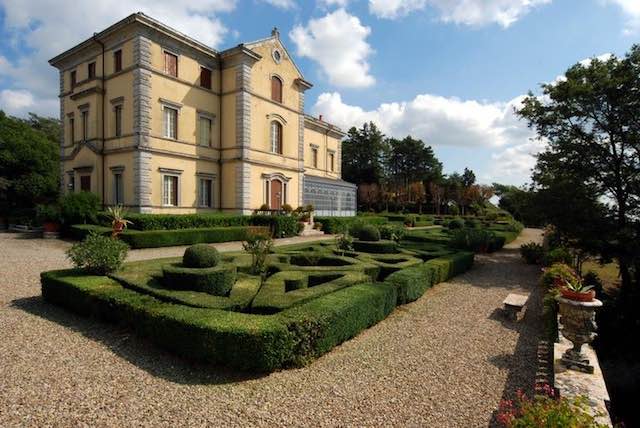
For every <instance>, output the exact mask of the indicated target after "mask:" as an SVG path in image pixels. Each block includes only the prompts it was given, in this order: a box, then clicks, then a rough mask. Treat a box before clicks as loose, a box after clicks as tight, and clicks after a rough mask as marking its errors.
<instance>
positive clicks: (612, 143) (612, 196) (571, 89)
mask: <svg viewBox="0 0 640 428" xmlns="http://www.w3.org/2000/svg"><path fill="white" fill-rule="evenodd" d="M565 76H566V78H565V79H560V80H558V81H556V82H553V83H549V84H544V85H542V92H543V94H542V96H534V95H533V94H532V93H530V94H529V96H528V97H527V98H526V99H525V100H524V108H523V109H522V110H520V111H519V114H520V116H522V117H523V118H525V119H526V120H527V121H528V123H529V126H530V127H532V128H533V129H535V130H536V131H537V133H538V136H539V137H540V138H541V139H543V140H544V141H546V142H547V143H548V149H547V150H546V151H544V152H543V153H541V154H540V155H539V156H538V161H537V164H536V168H535V170H534V174H533V179H534V183H535V186H536V189H537V191H538V192H539V193H540V195H541V196H544V197H545V198H546V200H547V201H554V200H555V201H556V202H558V203H560V204H562V207H559V206H558V203H556V204H555V205H549V206H540V209H541V210H543V211H545V212H546V213H547V215H548V216H549V217H550V220H552V222H553V223H554V224H558V225H560V227H563V228H564V230H563V232H565V233H567V234H572V235H574V236H573V237H574V238H576V239H579V240H580V239H585V238H586V234H587V233H588V231H587V230H582V231H580V230H575V227H572V225H573V224H575V223H576V222H577V218H576V217H577V216H580V215H582V213H580V212H579V211H581V210H589V211H592V212H595V213H598V214H602V215H603V216H604V218H603V220H604V221H607V222H609V223H610V226H611V227H610V228H608V230H610V231H611V233H609V234H606V233H601V234H600V247H601V248H602V249H604V248H609V249H612V250H613V252H614V253H615V255H616V257H617V258H618V260H619V264H620V270H621V276H622V282H623V285H625V286H626V285H628V284H629V283H630V270H629V268H630V264H631V263H632V259H633V258H634V254H635V251H636V249H637V248H636V246H635V245H634V243H635V242H637V239H636V238H637V237H638V221H637V219H638V215H639V214H640V211H639V204H638V203H639V202H640V120H639V119H638V117H639V116H638V108H639V106H640V46H637V45H636V46H634V47H633V48H632V49H631V51H630V52H629V53H628V54H627V55H626V56H625V57H624V58H617V57H614V56H612V57H610V58H609V59H607V60H598V59H595V58H594V59H592V60H590V62H588V63H584V62H583V63H578V64H576V65H574V66H572V67H571V68H569V69H568V70H567V72H566V73H565ZM560 199H562V201H560ZM554 207H556V208H559V209H556V208H554ZM601 208H602V209H603V210H604V211H602V212H601ZM562 217H570V218H572V219H571V220H569V221H563V218H562ZM582 221H584V220H582ZM592 229H593V227H592ZM589 241H590V242H591V239H589Z"/></svg>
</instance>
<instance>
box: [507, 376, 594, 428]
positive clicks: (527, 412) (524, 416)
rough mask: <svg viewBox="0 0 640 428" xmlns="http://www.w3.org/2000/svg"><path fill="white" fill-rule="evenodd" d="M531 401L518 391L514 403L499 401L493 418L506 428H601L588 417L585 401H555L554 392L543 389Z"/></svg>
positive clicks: (578, 399) (584, 398)
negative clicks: (496, 413) (496, 412)
mask: <svg viewBox="0 0 640 428" xmlns="http://www.w3.org/2000/svg"><path fill="white" fill-rule="evenodd" d="M538 392H539V394H537V395H535V397H534V398H532V399H530V398H527V396H526V395H525V394H524V393H522V391H518V396H517V398H516V400H515V401H514V400H502V401H501V402H500V407H499V409H498V415H497V417H496V419H497V421H498V423H499V424H501V425H502V426H504V427H505V428H530V427H541V428H542V427H567V428H600V427H605V426H606V425H603V424H599V423H598V422H597V421H596V420H595V418H594V416H592V415H590V414H589V413H588V410H589V405H588V403H589V401H588V399H587V398H586V397H576V398H574V399H567V398H557V397H556V395H555V391H554V390H553V388H551V387H550V386H549V385H545V386H544V387H543V388H542V389H541V390H540V391H538Z"/></svg>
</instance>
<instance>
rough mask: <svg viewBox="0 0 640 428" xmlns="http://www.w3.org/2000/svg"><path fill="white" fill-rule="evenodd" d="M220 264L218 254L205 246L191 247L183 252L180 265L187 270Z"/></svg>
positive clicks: (213, 249)
mask: <svg viewBox="0 0 640 428" xmlns="http://www.w3.org/2000/svg"><path fill="white" fill-rule="evenodd" d="M219 262H220V253H219V252H218V250H216V249H215V248H213V247H211V246H209V245H207V244H196V245H192V246H190V247H189V248H187V249H186V250H184V255H183V256H182V264H183V265H184V266H185V267H188V268H210V267H214V266H217V265H218V263H219Z"/></svg>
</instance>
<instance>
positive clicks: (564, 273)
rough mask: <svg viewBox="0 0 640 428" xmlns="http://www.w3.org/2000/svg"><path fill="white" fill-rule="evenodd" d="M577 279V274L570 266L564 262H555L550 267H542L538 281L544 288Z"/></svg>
mask: <svg viewBox="0 0 640 428" xmlns="http://www.w3.org/2000/svg"><path fill="white" fill-rule="evenodd" d="M578 280H579V278H578V275H577V274H576V272H575V271H574V270H573V269H572V268H571V267H570V266H568V265H566V264H564V263H555V264H553V265H551V267H548V268H545V269H543V273H542V277H541V278H540V283H541V284H542V285H543V286H544V287H546V288H551V287H553V286H555V285H557V284H560V283H562V284H564V283H566V282H576V281H578Z"/></svg>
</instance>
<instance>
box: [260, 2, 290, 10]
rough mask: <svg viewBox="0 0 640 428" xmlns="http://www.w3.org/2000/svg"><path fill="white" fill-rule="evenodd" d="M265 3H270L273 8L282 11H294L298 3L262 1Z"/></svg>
mask: <svg viewBox="0 0 640 428" xmlns="http://www.w3.org/2000/svg"><path fill="white" fill-rule="evenodd" d="M261 1H263V2H265V3H269V4H270V5H271V6H275V7H277V8H280V9H285V10H287V9H293V8H295V7H296V6H297V5H296V2H295V1H294V0H261Z"/></svg>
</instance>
